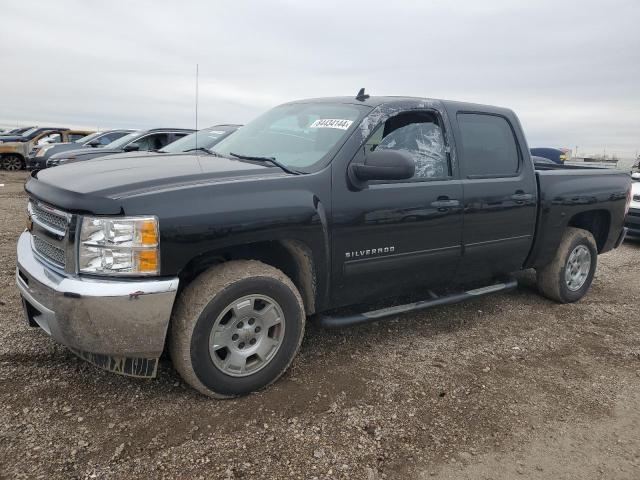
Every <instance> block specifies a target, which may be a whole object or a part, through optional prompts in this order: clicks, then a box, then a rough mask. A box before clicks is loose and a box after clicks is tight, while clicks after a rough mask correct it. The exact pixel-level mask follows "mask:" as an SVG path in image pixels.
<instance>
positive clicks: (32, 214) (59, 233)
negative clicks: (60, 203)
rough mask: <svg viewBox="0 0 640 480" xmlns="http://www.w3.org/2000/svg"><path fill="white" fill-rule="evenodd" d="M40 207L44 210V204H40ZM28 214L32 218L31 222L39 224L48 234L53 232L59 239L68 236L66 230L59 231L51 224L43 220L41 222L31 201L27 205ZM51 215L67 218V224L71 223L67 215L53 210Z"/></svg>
mask: <svg viewBox="0 0 640 480" xmlns="http://www.w3.org/2000/svg"><path fill="white" fill-rule="evenodd" d="M38 207H39V208H43V209H44V207H43V204H38ZM45 210H49V209H45ZM27 212H28V213H29V216H30V217H31V220H32V221H33V223H36V224H38V225H39V226H40V227H42V228H44V229H45V230H47V231H48V232H51V233H53V234H54V235H57V236H58V237H64V236H65V235H66V234H67V231H66V230H58V229H57V228H55V227H54V226H52V225H50V224H49V223H46V222H44V221H43V220H40V217H39V215H38V214H37V213H36V212H35V210H34V208H33V204H32V202H31V201H30V202H29V203H27ZM51 213H53V214H55V215H59V216H61V217H64V218H66V220H67V224H68V223H69V216H67V214H63V212H59V211H53V210H51Z"/></svg>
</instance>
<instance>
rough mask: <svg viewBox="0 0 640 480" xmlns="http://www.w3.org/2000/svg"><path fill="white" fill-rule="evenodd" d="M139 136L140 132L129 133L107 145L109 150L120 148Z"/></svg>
mask: <svg viewBox="0 0 640 480" xmlns="http://www.w3.org/2000/svg"><path fill="white" fill-rule="evenodd" d="M139 136H140V132H133V133H130V134H129V135H125V136H124V137H120V138H119V139H117V140H114V141H113V142H111V143H110V144H109V148H122V147H124V146H125V145H126V144H127V143H130V142H132V141H133V140H135V139H136V138H138V137H139Z"/></svg>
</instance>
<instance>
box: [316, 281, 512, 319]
mask: <svg viewBox="0 0 640 480" xmlns="http://www.w3.org/2000/svg"><path fill="white" fill-rule="evenodd" d="M517 286H518V281H517V280H515V279H509V280H506V281H504V282H502V283H496V284H493V285H489V286H487V287H482V288H476V289H473V290H467V291H466V292H460V293H453V294H451V295H446V296H442V297H439V296H437V295H436V294H435V293H433V292H431V291H430V292H429V294H430V295H431V299H429V300H422V301H419V302H414V303H407V304H406V305H396V306H394V307H387V308H381V309H379V310H372V311H370V312H365V313H356V314H355V315H347V316H344V317H332V316H330V315H318V316H317V317H316V318H315V323H316V324H317V325H318V326H320V327H324V328H341V327H352V326H354V325H360V324H362V323H368V322H375V321H377V320H380V319H383V318H387V317H392V316H394V315H399V314H401V313H408V312H417V311H419V310H426V309H427V308H431V307H436V306H438V305H449V304H451V303H458V302H462V301H464V300H470V299H472V298H477V297H482V296H484V295H488V294H490V293H496V292H504V291H508V290H513V289H515V288H516V287H517Z"/></svg>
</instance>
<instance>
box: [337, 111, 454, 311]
mask: <svg viewBox="0 0 640 480" xmlns="http://www.w3.org/2000/svg"><path fill="white" fill-rule="evenodd" d="M376 149H377V150H381V149H395V150H402V151H404V152H406V153H409V154H410V155H411V156H412V157H413V158H414V160H415V162H416V170H415V175H414V177H413V178H411V179H409V180H403V181H393V182H369V184H367V185H366V186H365V187H364V188H362V189H354V188H352V187H350V185H349V180H348V179H347V178H346V175H345V172H344V165H342V166H337V165H334V166H333V168H334V169H335V170H334V172H333V178H334V182H333V210H332V239H333V241H332V278H333V282H332V285H333V291H332V297H333V304H334V305H346V304H352V303H358V302H363V301H370V300H372V299H376V298H381V297H386V296H395V295H398V294H404V293H410V292H412V291H416V290H426V289H427V288H431V287H434V286H443V285H446V284H447V283H449V282H450V281H451V279H452V278H453V277H454V275H455V272H456V268H457V266H458V262H459V259H460V255H461V233H462V186H461V183H460V180H459V179H458V178H457V172H454V171H453V169H452V165H451V163H450V159H449V155H448V153H447V146H446V142H445V135H444V124H443V121H442V118H441V117H440V115H439V114H438V112H436V111H433V110H424V111H422V110H412V111H407V112H402V113H399V114H397V115H395V116H392V117H390V118H388V119H387V120H386V121H385V122H383V123H382V124H380V125H379V126H378V127H377V128H376V129H374V131H373V133H372V134H371V135H370V136H369V138H368V139H367V140H366V141H365V143H364V145H362V147H361V148H360V149H359V152H358V153H357V154H356V156H355V157H354V158H353V160H352V161H353V162H362V161H364V157H365V156H366V154H367V153H368V152H371V151H373V150H376ZM338 169H340V171H338Z"/></svg>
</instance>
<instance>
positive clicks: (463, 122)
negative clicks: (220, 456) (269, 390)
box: [16, 91, 632, 397]
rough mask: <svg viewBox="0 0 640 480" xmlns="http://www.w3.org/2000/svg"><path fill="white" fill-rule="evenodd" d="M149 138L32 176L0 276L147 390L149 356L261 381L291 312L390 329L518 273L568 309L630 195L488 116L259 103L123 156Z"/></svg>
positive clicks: (280, 358) (399, 104)
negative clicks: (557, 161) (236, 120)
mask: <svg viewBox="0 0 640 480" xmlns="http://www.w3.org/2000/svg"><path fill="white" fill-rule="evenodd" d="M217 128H218V127H216V129H217ZM219 131H222V128H220V129H219ZM156 133H158V134H159V133H162V134H167V135H173V134H175V133H176V132H173V131H171V132H148V131H147V132H142V133H141V132H136V133H132V134H130V135H129V136H127V137H122V138H121V139H119V140H117V141H116V142H117V148H108V149H107V150H105V151H110V153H111V154H112V155H111V156H108V157H102V158H97V159H94V160H92V161H88V162H80V161H77V160H78V159H79V158H82V157H83V156H84V155H85V154H86V155H87V156H90V155H92V156H94V157H95V155H93V154H94V153H95V151H94V150H93V149H80V150H77V153H73V154H70V153H69V152H62V153H60V154H58V155H63V156H64V155H67V156H71V155H73V156H74V159H72V160H76V161H71V160H69V161H67V162H64V163H66V164H65V165H61V166H59V167H56V168H51V169H46V170H42V171H36V172H33V173H32V175H31V178H29V180H28V182H27V184H26V187H25V188H26V191H27V193H28V195H29V205H28V215H29V220H28V226H29V228H28V231H25V232H24V233H23V234H22V235H21V236H20V239H19V240H18V245H17V258H18V265H17V269H16V282H17V285H18V288H19V291H20V294H21V296H22V299H23V304H24V311H25V316H26V321H27V322H28V323H29V325H31V326H34V327H35V326H39V327H41V328H42V329H43V330H44V331H45V332H47V333H49V334H50V335H51V336H52V337H53V338H54V339H55V340H57V341H58V342H60V343H62V344H64V345H67V346H68V347H69V348H70V349H72V350H73V351H74V352H75V353H76V354H78V355H79V356H80V357H82V358H84V359H85V360H87V361H89V362H92V363H94V364H96V365H98V366H100V367H102V368H105V369H107V370H110V371H114V372H117V373H121V374H126V375H133V376H139V377H153V376H155V375H156V373H157V368H158V361H159V358H160V355H161V354H162V353H163V351H164V350H165V346H166V347H167V349H168V351H169V353H170V355H171V358H172V361H173V364H174V366H175V368H176V369H177V370H178V372H179V373H180V374H181V375H182V377H183V378H184V380H185V381H186V382H188V383H189V384H190V385H192V386H193V387H194V388H196V389H197V390H199V391H200V392H202V393H204V394H206V395H210V396H213V397H230V396H237V395H243V394H247V393H249V392H251V391H254V390H256V389H259V388H262V387H264V386H266V385H269V384H270V383H272V382H274V381H276V380H277V379H278V378H279V377H280V376H281V375H282V374H283V373H284V371H285V370H286V369H287V368H288V367H289V365H290V364H291V362H292V361H293V359H294V357H295V355H296V353H297V351H298V349H299V347H300V344H301V341H302V337H303V334H304V329H305V324H306V320H307V317H310V318H313V319H314V320H315V321H316V322H317V323H318V324H319V325H320V326H323V327H343V326H352V325H356V324H360V323H364V322H371V321H378V320H381V319H385V318H390V317H397V316H398V315H399V314H401V313H403V312H409V311H416V310H420V309H424V308H429V307H432V306H435V305H443V304H447V303H453V302H457V301H462V300H466V299H473V298H477V297H479V296H481V295H486V294H490V293H493V292H498V291H505V290H509V289H512V288H514V287H515V286H516V281H515V280H514V279H513V278H512V277H511V276H510V274H511V273H512V272H516V271H518V270H521V269H524V268H533V269H535V270H536V272H537V283H538V289H539V291H540V293H541V294H542V295H544V296H545V297H547V298H550V299H553V300H554V301H557V302H560V303H567V302H575V301H577V300H580V299H581V298H582V297H583V296H584V295H585V294H586V293H587V291H588V290H589V287H590V285H591V282H592V280H593V278H594V274H595V271H596V265H597V260H598V255H599V254H601V253H604V252H607V251H610V250H612V249H615V248H617V247H618V246H619V245H620V243H621V242H622V241H623V239H624V237H625V232H626V230H625V228H624V227H623V225H624V221H625V215H626V213H627V210H628V209H629V206H630V205H631V202H632V194H631V179H630V178H629V175H628V174H627V173H624V172H619V171H614V170H601V169H592V168H588V167H572V168H563V167H562V166H561V165H552V164H548V163H543V162H535V163H534V160H533V159H532V157H531V154H530V152H529V148H528V146H527V142H526V140H525V136H524V132H523V131H522V127H521V125H520V122H519V120H518V118H517V117H516V115H515V114H514V113H513V112H512V111H511V110H508V109H504V108H498V107H493V106H483V105H477V104H469V103H461V102H453V101H444V100H443V101H440V100H431V99H422V98H410V97H369V96H368V95H366V94H364V91H361V92H359V94H358V95H357V96H356V97H355V98H344V97H337V98H325V99H313V100H303V101H298V102H291V103H287V104H284V105H281V106H278V107H275V108H273V109H271V110H269V111H268V112H266V113H265V114H263V115H261V116H260V117H258V118H256V119H255V120H253V121H252V122H250V123H249V124H247V125H245V126H243V127H242V128H240V129H238V130H237V131H236V132H235V133H233V134H230V135H227V136H225V137H224V138H222V139H221V140H219V141H218V142H217V143H215V144H214V145H212V146H211V147H203V146H202V145H203V143H201V141H198V143H197V144H196V143H195V142H192V140H194V139H198V137H197V136H196V137H195V138H194V137H193V136H191V138H189V137H184V138H182V139H181V140H178V142H183V143H184V144H185V145H184V148H183V149H182V151H181V153H173V152H170V153H163V152H158V153H155V154H151V153H146V154H145V153H142V154H140V153H135V152H136V151H139V150H146V149H149V150H151V149H152V148H150V147H149V148H148V147H147V146H146V144H145V146H144V147H143V146H142V145H143V144H142V142H146V141H148V143H149V142H150V141H151V140H150V137H151V136H152V135H155V134H156ZM177 133H180V134H185V133H186V132H184V131H183V132H177ZM209 133H210V132H209ZM192 135H193V134H192ZM220 136H221V135H220ZM199 140H202V137H199ZM215 140H218V138H216V139H215ZM178 142H176V144H177V143H178ZM187 144H188V148H187ZM127 146H129V147H130V148H129V149H127V148H126V147H127ZM153 147H159V145H157V144H154V145H153ZM178 147H179V145H178ZM173 148H175V147H172V146H167V147H164V148H161V147H160V148H153V150H163V151H164V152H166V151H171V150H172V149H173ZM115 150H117V151H118V152H121V154H120V155H118V154H117V153H116V152H115ZM178 150H180V148H178ZM136 155H137V156H136ZM54 157H55V156H52V157H51V159H50V160H53V158H54ZM133 157H135V164H133V162H132V158H133ZM407 294H412V295H414V300H416V301H411V303H402V302H398V300H392V299H393V297H396V296H398V295H407ZM382 298H391V300H389V302H392V303H391V304H392V305H393V306H389V307H384V308H379V309H376V310H372V311H362V308H358V307H357V305H363V304H366V303H367V302H371V301H379V300H380V299H382ZM396 298H397V297H396ZM405 301H406V300H405ZM398 303H399V304H398ZM345 306H352V310H350V311H349V312H345V311H344V310H337V309H338V307H345ZM354 311H355V312H358V313H353V312H354Z"/></svg>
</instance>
